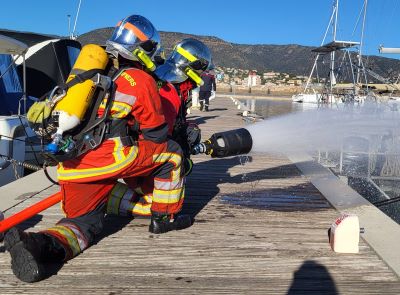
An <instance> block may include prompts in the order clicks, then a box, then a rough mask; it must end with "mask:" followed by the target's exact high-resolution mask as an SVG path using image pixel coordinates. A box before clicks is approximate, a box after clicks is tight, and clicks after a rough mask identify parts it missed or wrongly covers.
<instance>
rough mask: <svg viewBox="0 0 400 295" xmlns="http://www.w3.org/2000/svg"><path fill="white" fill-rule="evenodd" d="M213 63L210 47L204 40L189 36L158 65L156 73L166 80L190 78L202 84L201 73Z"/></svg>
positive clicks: (173, 80)
mask: <svg viewBox="0 0 400 295" xmlns="http://www.w3.org/2000/svg"><path fill="white" fill-rule="evenodd" d="M210 64H211V52H210V49H209V48H208V47H207V45H205V44H204V43H203V42H201V41H199V40H197V39H193V38H187V39H183V40H182V41H181V42H179V43H178V44H176V46H175V47H174V49H173V51H172V53H171V54H170V56H169V57H168V58H167V59H166V60H165V63H164V64H162V65H160V66H158V67H157V69H156V70H155V72H154V73H155V75H156V76H157V77H158V78H159V79H161V80H164V81H168V82H171V83H181V82H183V81H185V80H187V79H188V78H190V79H192V80H193V81H194V82H196V84H197V85H202V83H203V80H202V79H201V77H200V75H201V73H202V72H203V71H205V70H206V69H207V68H208V66H209V65H210Z"/></svg>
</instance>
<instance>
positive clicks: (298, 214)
mask: <svg viewBox="0 0 400 295" xmlns="http://www.w3.org/2000/svg"><path fill="white" fill-rule="evenodd" d="M210 109H211V111H210V112H207V113H203V112H200V111H194V112H193V113H192V114H191V115H190V117H191V119H193V120H196V121H197V122H198V123H199V124H200V127H201V129H202V134H203V138H204V139H206V138H208V137H209V136H210V135H211V134H212V133H214V132H218V131H225V130H231V129H235V128H239V127H242V126H243V125H244V122H243V120H242V119H241V116H239V115H238V113H239V111H238V110H237V109H236V106H235V105H234V104H233V102H232V101H231V100H230V99H229V98H228V97H217V98H216V99H214V100H213V101H211V108H210ZM193 159H194V161H195V166H194V170H193V172H192V174H191V175H190V176H189V177H188V179H187V183H186V202H185V206H184V211H185V212H187V213H191V214H193V215H194V216H195V223H194V224H193V226H192V227H190V228H188V229H185V230H181V231H175V232H169V233H167V234H164V235H153V234H150V233H149V232H148V224H149V220H146V219H134V220H130V219H126V218H117V217H109V218H107V221H108V222H107V225H106V230H105V233H104V234H103V235H102V236H101V237H99V241H98V242H97V243H96V244H95V245H94V246H92V247H91V248H89V249H88V250H86V251H85V252H84V253H82V254H81V255H79V256H78V257H76V258H75V259H73V260H71V261H69V262H68V263H66V264H65V265H64V266H63V267H62V268H61V269H59V270H57V269H56V270H54V273H55V275H53V276H51V277H50V278H48V279H47V280H45V281H42V282H38V283H34V284H26V283H23V282H20V281H19V280H18V279H16V278H15V277H14V275H13V274H12V272H11V269H10V257H9V255H8V253H1V255H0V273H1V274H0V294H1V295H3V294H80V295H81V294H86V295H89V294H109V295H112V294H135V293H141V294H305V295H306V294H307V295H308V294H313V295H314V294H315V295H317V294H318V295H319V294H360V295H361V294H362V295H364V294H400V281H399V278H398V277H397V275H396V274H395V273H394V272H393V271H392V270H391V269H390V268H389V267H388V266H387V264H386V263H385V262H384V261H382V260H381V259H380V257H379V256H378V255H377V254H376V253H375V252H374V250H373V249H372V248H371V247H370V246H369V245H368V244H367V243H366V242H365V241H363V240H361V242H360V253H359V254H337V253H334V252H333V251H331V249H330V246H329V244H328V236H327V230H328V228H329V227H330V225H331V223H332V222H333V221H334V220H335V219H336V218H337V217H338V216H339V215H338V214H339V213H338V212H337V211H336V210H335V209H333V208H332V207H331V206H330V204H329V203H328V201H327V200H326V199H325V198H324V197H323V196H322V194H321V193H320V192H319V191H318V190H317V189H316V188H315V187H314V186H313V185H312V184H311V183H310V182H309V180H308V179H307V178H306V177H304V176H303V175H302V174H301V173H300V171H299V170H298V169H297V167H296V166H295V165H294V164H293V163H291V162H290V161H289V160H288V159H287V158H286V157H283V156H276V155H268V154H262V155H261V154H257V155H249V156H241V157H231V158H225V159H211V158H210V157H208V156H206V155H200V156H194V157H193ZM38 173H42V172H38ZM37 175H39V174H37V173H36V175H35V176H36V177H37ZM40 175H42V174H40ZM41 177H43V179H44V178H45V176H44V175H42V176H41ZM29 179H30V178H29V177H27V178H26V179H25V178H23V179H21V180H19V181H18V182H19V185H18V187H19V188H20V189H21V190H24V192H25V193H24V194H23V193H20V194H19V195H15V204H16V205H15V206H14V207H12V208H10V207H11V206H8V207H7V208H10V209H9V210H7V212H6V215H10V214H12V213H13V212H17V211H19V210H21V209H22V208H25V207H27V206H29V204H32V203H34V202H37V201H38V200H40V199H41V198H42V197H43V196H46V195H49V194H51V193H54V192H55V191H57V186H54V185H53V186H51V185H43V187H44V188H45V189H44V190H43V191H40V189H39V188H37V187H35V185H37V183H35V184H33V183H29ZM31 181H32V180H31ZM14 187H15V184H14ZM14 190H16V189H14ZM10 191H11V190H10V189H8V190H7V188H0V195H1V197H3V194H5V193H6V192H7V194H9V192H10ZM0 203H1V202H0ZM3 210H4V209H3ZM61 217H62V215H61V213H60V208H59V206H54V207H52V208H49V209H48V210H46V211H44V212H43V213H42V214H41V215H37V216H35V217H34V218H32V219H31V220H29V221H27V222H25V223H24V224H22V228H24V229H29V230H33V231H37V230H40V229H44V228H47V227H49V226H51V225H52V224H54V223H55V222H56V221H57V220H58V219H59V218H61ZM398 247H399V245H393V251H398ZM3 251H4V249H3Z"/></svg>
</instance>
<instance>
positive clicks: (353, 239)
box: [329, 214, 360, 253]
mask: <svg viewBox="0 0 400 295" xmlns="http://www.w3.org/2000/svg"><path fill="white" fill-rule="evenodd" d="M359 241H360V223H359V220H358V216H356V215H351V214H343V215H342V216H340V217H339V218H338V219H336V220H335V222H334V223H332V225H331V227H330V231H329V243H330V245H331V248H332V250H333V251H335V252H337V253H358V252H359V247H358V243H359Z"/></svg>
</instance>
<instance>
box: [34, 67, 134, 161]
mask: <svg viewBox="0 0 400 295" xmlns="http://www.w3.org/2000/svg"><path fill="white" fill-rule="evenodd" d="M125 69H126V68H121V69H119V70H118V69H117V68H115V67H114V66H112V65H111V66H109V67H108V69H107V70H106V75H102V74H100V73H101V72H102V71H101V70H97V69H96V70H89V71H86V72H83V73H81V74H79V75H77V76H76V77H75V78H74V79H72V80H71V81H69V82H68V83H65V84H64V85H61V86H56V88H55V89H53V90H52V91H51V93H50V95H49V102H50V106H51V107H54V104H55V103H56V102H57V101H59V100H61V99H62V98H63V96H65V93H66V91H67V90H68V89H69V88H71V87H72V86H74V85H76V84H78V83H83V82H85V81H86V80H88V79H94V81H95V85H96V87H95V90H94V91H95V92H94V94H93V99H92V103H91V105H90V106H89V108H88V110H87V112H86V114H85V118H84V120H83V121H82V122H81V124H79V126H77V127H76V128H74V129H72V130H71V131H68V132H65V133H64V134H63V136H62V138H56V137H55V135H56V134H54V130H55V128H56V127H55V126H56V125H57V123H58V122H57V115H55V116H49V117H48V118H47V119H45V120H43V121H42V123H41V124H40V125H39V126H38V125H37V124H36V126H34V128H33V129H34V130H35V132H36V133H37V134H38V135H40V136H42V137H45V138H50V137H52V139H53V140H52V142H51V143H49V144H47V146H46V148H45V149H44V151H42V153H41V154H42V156H43V158H44V159H45V163H46V165H47V166H55V165H57V164H58V163H59V162H64V161H66V160H70V159H74V158H77V157H79V156H80V155H82V154H84V153H86V152H88V151H89V150H92V149H95V148H97V147H98V146H99V145H100V144H101V143H102V142H103V141H104V140H106V139H109V138H112V137H117V136H119V137H120V139H121V142H122V144H123V145H124V146H132V145H134V144H135V139H136V137H137V134H136V133H137V132H136V133H135V132H133V131H138V128H137V126H136V128H137V130H136V129H135V130H132V128H131V130H128V126H127V124H126V120H125V119H112V118H111V117H110V113H111V107H112V104H113V101H114V96H115V90H116V84H115V83H114V81H115V79H116V78H117V77H118V76H119V75H120V74H121V73H122V72H123V71H124V70H125ZM104 100H106V103H105V107H104V112H103V114H102V115H101V116H98V110H99V108H100V104H101V103H102V102H103V101H104ZM52 133H53V134H52Z"/></svg>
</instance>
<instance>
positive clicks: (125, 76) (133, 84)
mask: <svg viewBox="0 0 400 295" xmlns="http://www.w3.org/2000/svg"><path fill="white" fill-rule="evenodd" d="M121 76H122V77H124V78H125V80H126V81H128V82H129V84H131V86H135V85H136V81H135V79H133V78H132V76H131V75H129V74H128V73H126V72H123V73H122V74H121Z"/></svg>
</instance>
